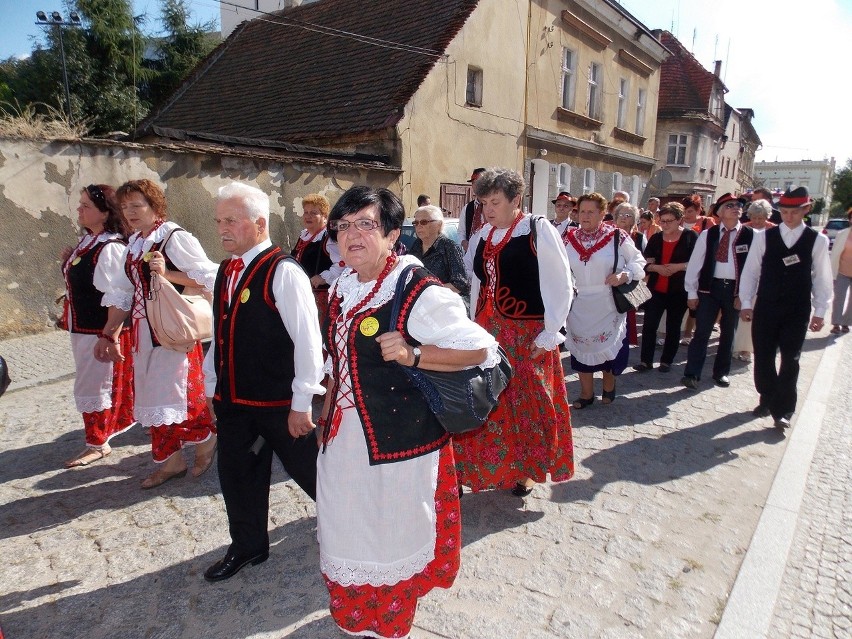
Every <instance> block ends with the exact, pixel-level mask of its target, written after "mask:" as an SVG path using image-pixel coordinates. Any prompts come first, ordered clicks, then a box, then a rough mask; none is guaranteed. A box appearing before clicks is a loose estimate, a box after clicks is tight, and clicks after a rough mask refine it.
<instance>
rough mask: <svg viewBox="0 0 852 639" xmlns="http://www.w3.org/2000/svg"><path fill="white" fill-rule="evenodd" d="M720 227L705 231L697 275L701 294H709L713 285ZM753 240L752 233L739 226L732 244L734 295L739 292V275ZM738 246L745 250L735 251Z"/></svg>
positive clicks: (712, 227) (746, 227)
mask: <svg viewBox="0 0 852 639" xmlns="http://www.w3.org/2000/svg"><path fill="white" fill-rule="evenodd" d="M721 229H722V225H721V224H717V225H716V226H711V227H710V230H709V231H707V245H706V247H705V248H706V250H705V252H704V265H703V266H702V267H701V271H700V272H699V273H698V290H699V291H701V292H702V293H709V292H710V286H711V285H712V284H713V272H714V271H715V270H716V249H718V248H719V238H720V236H721V233H722V231H721ZM753 239H754V231H752V230H751V228H749V227H748V226H740V233H739V235H737V236H736V239H733V240H732V241H733V242H734V273H735V277H734V279H735V280H736V282H737V283H736V285H735V287H734V294H735V295H736V294H737V293H739V290H740V273H742V272H743V267H744V266H745V263H746V258H748V249H749V248H750V247H751V241H752V240H753ZM738 246H745V247H746V249H745V250H743V249H740V250H739V251H738V250H737V247H738Z"/></svg>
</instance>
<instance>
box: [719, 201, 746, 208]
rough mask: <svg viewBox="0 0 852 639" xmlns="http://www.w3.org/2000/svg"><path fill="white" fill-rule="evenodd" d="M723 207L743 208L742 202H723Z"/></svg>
mask: <svg viewBox="0 0 852 639" xmlns="http://www.w3.org/2000/svg"><path fill="white" fill-rule="evenodd" d="M722 208H723V209H741V208H743V203H742V202H725V203H724V204H723V205H722Z"/></svg>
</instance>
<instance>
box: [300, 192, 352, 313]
mask: <svg viewBox="0 0 852 639" xmlns="http://www.w3.org/2000/svg"><path fill="white" fill-rule="evenodd" d="M330 210H331V205H330V204H329V202H328V198H326V197H325V196H324V195H319V194H318V193H312V194H310V195H307V196H305V198H304V199H303V200H302V224H303V225H304V228H303V229H302V232H301V233H299V239H298V240H297V241H296V245H295V246H294V247H293V250H292V251H290V255H292V256H293V257H295V258H296V261H297V262H299V264H301V265H302V268H303V269H305V272H306V273H307V274H308V278H310V280H311V288H312V289H313V291H314V298H315V299H316V302H317V310H318V311H319V320H320V325H322V322H323V321H324V320H325V316H326V313H327V312H328V287H329V285H330V284H331V283H332V282H334V280H336V279H337V276H338V275H340V273H341V272H342V271H343V267H342V266H340V250H339V249H338V248H337V242H333V241H332V240H331V238H329V236H328V231H327V230H326V228H325V227H326V224H327V223H328V213H329V211H330Z"/></svg>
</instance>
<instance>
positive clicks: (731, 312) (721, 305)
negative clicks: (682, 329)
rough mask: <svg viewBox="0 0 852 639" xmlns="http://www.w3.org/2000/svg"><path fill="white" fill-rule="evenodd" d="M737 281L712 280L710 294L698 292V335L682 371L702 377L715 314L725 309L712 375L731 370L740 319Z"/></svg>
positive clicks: (690, 347)
mask: <svg viewBox="0 0 852 639" xmlns="http://www.w3.org/2000/svg"><path fill="white" fill-rule="evenodd" d="M735 286H736V284H735V282H734V280H720V279H715V278H714V279H713V282H712V284H710V292H709V293H701V292H700V291H699V293H698V308H697V309H695V334H694V335H693V337H692V341H691V342H690V343H689V350H688V351H687V355H686V368H685V369H684V372H683V374H684V375H688V376H690V377H695V378H696V379H701V370H702V369H703V368H704V360H705V359H707V344H708V343H709V342H710V333H712V332H713V324H715V323H716V316H717V315H718V314H719V311H722V319H721V321H720V322H719V347H718V348H717V349H716V359H715V360H713V377H714V379H715V378H717V377H722V376H723V375H727V374H728V373H730V372H731V359H732V356H733V350H734V334H735V333H736V332H737V324H739V320H740V312H739V311H738V310H736V309H735V308H734V297H735V296H734V288H735Z"/></svg>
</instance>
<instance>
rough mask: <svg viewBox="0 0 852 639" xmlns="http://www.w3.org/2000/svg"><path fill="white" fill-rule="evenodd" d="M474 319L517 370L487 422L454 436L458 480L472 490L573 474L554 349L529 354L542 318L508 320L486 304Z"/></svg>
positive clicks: (565, 400) (562, 478) (567, 422)
mask: <svg viewBox="0 0 852 639" xmlns="http://www.w3.org/2000/svg"><path fill="white" fill-rule="evenodd" d="M476 322H477V323H478V324H479V325H480V326H482V327H483V328H485V330H487V331H488V332H489V333H491V334H492V335H494V337H495V338H496V339H497V341H498V342H499V343H500V345H501V346H502V347H503V349H504V350H505V351H506V354H507V355H508V356H509V360H510V361H511V362H512V366H513V367H514V369H515V374H514V376H513V377H512V379H511V381H510V382H509V385H508V386H507V387H506V390H504V391H503V393H502V394H501V395H500V401H499V403H498V404H497V406H496V408H495V409H494V410H493V411H492V412H491V414H490V415H489V416H488V421H487V422H486V423H485V426H483V427H482V428H479V429H477V430H474V431H471V432H469V433H464V434H462V435H455V436H454V437H453V451H454V452H455V457H456V472H457V473H458V476H459V481H460V482H461V483H462V484H464V485H465V486H470V488H471V490H473V491H474V492H476V491H479V490H488V489H506V488H511V487H512V486H514V485H515V483H516V482H517V481H519V480H521V479H523V478H525V477H529V478H531V479H533V480H535V481H536V482H544V481H546V480H547V475H548V473H549V474H550V478H551V480H552V481H555V482H559V481H565V480H567V479H570V478H571V476H572V475H573V474H574V445H573V443H572V439H571V409H570V407H569V405H568V395H567V391H566V389H565V379H564V374H563V371H562V361H561V359H560V357H559V351H558V349H554V350H551V351H547V352H546V353H545V354H544V355H542V356H541V357H539V358H538V359H535V360H533V359H532V358H531V357H530V353H531V352H532V349H533V348H535V344H534V340H535V338H536V337H537V336H538V334H539V333H541V331H542V330H544V322H543V321H541V320H510V319H507V318H505V317H503V316H501V315H499V314H498V313H497V312H496V310H495V309H494V307H493V304H489V305H486V307H485V309H483V310H482V311H481V312H480V313H479V315H477V317H476Z"/></svg>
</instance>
